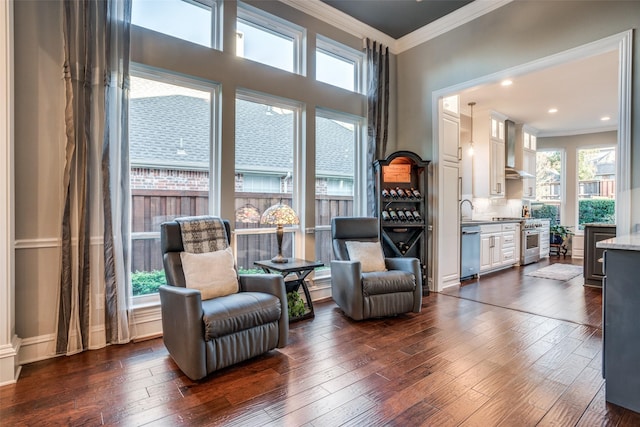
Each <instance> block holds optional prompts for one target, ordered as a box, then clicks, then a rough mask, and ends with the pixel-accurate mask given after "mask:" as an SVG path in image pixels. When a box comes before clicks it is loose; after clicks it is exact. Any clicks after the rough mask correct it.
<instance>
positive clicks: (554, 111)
mask: <svg viewBox="0 0 640 427" xmlns="http://www.w3.org/2000/svg"><path fill="white" fill-rule="evenodd" d="M557 112H558V109H557V108H549V113H550V114H553V113H557Z"/></svg>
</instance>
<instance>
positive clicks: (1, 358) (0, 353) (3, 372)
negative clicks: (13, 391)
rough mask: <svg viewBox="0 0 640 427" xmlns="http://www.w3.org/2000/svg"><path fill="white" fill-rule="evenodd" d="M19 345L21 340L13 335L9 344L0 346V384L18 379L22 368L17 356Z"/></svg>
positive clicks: (11, 382)
mask: <svg viewBox="0 0 640 427" xmlns="http://www.w3.org/2000/svg"><path fill="white" fill-rule="evenodd" d="M21 345H22V340H21V339H20V338H18V336H17V335H14V336H13V338H12V339H11V343H10V344H5V345H3V346H0V386H3V385H7V384H14V383H15V382H16V381H18V377H19V376H20V371H21V370H22V366H21V364H20V362H19V358H18V353H19V352H20V347H21Z"/></svg>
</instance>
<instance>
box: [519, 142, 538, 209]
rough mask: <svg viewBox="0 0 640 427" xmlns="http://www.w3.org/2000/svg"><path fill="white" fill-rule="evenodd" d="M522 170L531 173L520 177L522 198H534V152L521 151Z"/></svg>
mask: <svg viewBox="0 0 640 427" xmlns="http://www.w3.org/2000/svg"><path fill="white" fill-rule="evenodd" d="M522 158H523V166H524V168H523V169H524V171H525V172H527V173H528V174H530V175H532V177H530V178H523V179H522V198H523V199H526V200H535V199H536V152H535V151H531V150H527V149H525V150H524V153H522Z"/></svg>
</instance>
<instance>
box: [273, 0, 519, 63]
mask: <svg viewBox="0 0 640 427" xmlns="http://www.w3.org/2000/svg"><path fill="white" fill-rule="evenodd" d="M279 1H280V2H281V3H284V4H286V5H288V6H291V7H293V8H295V9H298V10H299V11H301V12H304V13H306V14H307V15H310V16H313V17H315V18H318V19H320V20H322V21H324V22H326V23H327V24H330V25H333V26H334V27H336V28H340V29H342V30H344V31H346V32H348V33H349V34H352V35H354V36H356V37H359V38H365V37H368V38H370V39H372V40H375V41H377V42H380V43H382V44H384V45H386V46H389V51H390V52H391V53H393V54H395V55H397V54H399V53H402V52H404V51H406V50H409V49H411V48H413V47H415V46H418V45H419V44H421V43H424V42H427V41H429V40H431V39H433V38H435V37H437V36H439V35H441V34H444V33H446V32H447V31H451V30H453V29H455V28H457V27H459V26H461V25H464V24H466V23H467V22H470V21H473V20H474V19H476V18H478V17H480V16H482V15H485V14H487V13H489V12H492V11H494V10H496V9H498V8H500V7H502V6H504V5H506V4H509V3H511V2H512V1H513V0H475V1H473V2H471V3H469V4H468V5H466V6H464V7H461V8H460V9H458V10H456V11H454V12H452V13H450V14H448V15H446V16H444V17H442V18H440V19H438V20H436V21H434V22H432V23H430V24H428V25H425V26H424V27H422V28H419V29H417V30H415V31H414V32H412V33H410V34H407V35H406V36H404V37H401V38H399V39H394V38H393V37H391V36H389V35H387V34H385V33H383V32H381V31H378V30H376V29H375V28H373V27H370V26H369V25H367V24H364V23H363V22H360V21H358V20H357V19H355V18H353V17H351V16H349V15H347V14H346V13H344V12H341V11H339V10H338V9H335V8H333V7H331V6H329V5H328V4H326V3H323V2H321V1H320V0H279Z"/></svg>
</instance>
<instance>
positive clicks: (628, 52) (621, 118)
mask: <svg viewBox="0 0 640 427" xmlns="http://www.w3.org/2000/svg"><path fill="white" fill-rule="evenodd" d="M618 52H619V64H620V68H619V70H618V73H619V75H618V103H619V104H618V146H617V147H616V186H617V190H616V230H617V233H618V235H622V234H628V233H633V232H634V230H633V229H632V226H631V218H632V217H631V206H632V200H631V98H632V94H631V87H632V81H633V74H632V72H633V70H632V63H633V30H629V31H627V32H626V33H623V35H622V37H620V39H619V41H618Z"/></svg>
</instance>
